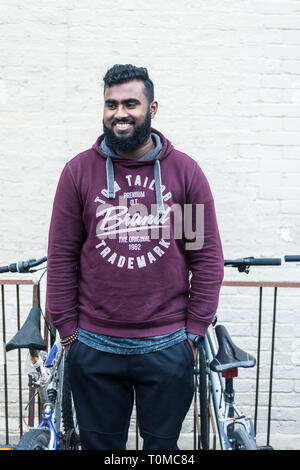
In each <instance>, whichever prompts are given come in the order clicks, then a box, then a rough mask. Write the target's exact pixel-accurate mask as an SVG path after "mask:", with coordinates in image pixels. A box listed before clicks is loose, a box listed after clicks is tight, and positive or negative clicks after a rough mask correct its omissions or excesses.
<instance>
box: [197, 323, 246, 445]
mask: <svg viewBox="0 0 300 470" xmlns="http://www.w3.org/2000/svg"><path fill="white" fill-rule="evenodd" d="M204 349H205V354H206V361H207V372H208V374H209V384H210V392H211V396H212V401H213V409H214V413H215V419H216V423H217V431H218V437H219V442H220V447H221V449H222V450H231V448H232V446H231V442H230V434H231V431H230V429H232V427H233V426H234V425H235V424H239V425H242V426H243V427H244V428H245V430H246V431H247V432H248V433H249V434H250V435H251V437H252V438H253V439H255V432H254V425H253V422H252V419H251V417H250V416H248V417H247V416H245V415H244V414H243V413H242V412H241V411H240V410H239V408H238V407H237V406H236V404H235V402H234V389H233V386H232V379H228V378H224V377H223V376H222V374H221V373H218V372H214V371H213V370H211V368H210V367H209V364H210V363H211V361H212V360H213V358H214V356H215V355H216V353H217V351H218V342H217V338H216V335H215V331H214V326H213V325H210V326H209V328H208V330H207V334H206V336H205V340H204Z"/></svg>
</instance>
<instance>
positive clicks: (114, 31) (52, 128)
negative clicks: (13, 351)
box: [0, 0, 300, 448]
mask: <svg viewBox="0 0 300 470" xmlns="http://www.w3.org/2000/svg"><path fill="white" fill-rule="evenodd" d="M0 35H1V36H0V40H1V46H2V48H1V49H2V51H1V56H0V119H1V124H0V128H1V167H0V201H1V203H0V220H1V231H0V246H1V250H0V265H2V264H6V263H8V262H12V261H14V260H17V259H24V258H26V259H27V258H29V257H39V256H42V255H44V254H45V253H46V248H47V234H48V225H49V220H50V215H51V206H52V200H53V196H54V192H55V189H56V184H57V180H58V177H59V174H60V172H61V169H62V167H63V166H64V164H65V162H66V161H67V160H69V159H70V158H72V157H73V156H74V155H76V154H77V153H79V152H80V151H82V150H84V149H86V148H88V147H90V146H91V144H92V143H93V142H94V141H95V140H96V137H97V136H98V134H100V133H101V122H102V103H103V101H102V77H103V75H104V73H105V71H106V69H107V68H108V67H110V66H112V65H113V64H115V63H128V62H130V63H134V64H136V65H143V66H146V67H148V69H149V71H150V74H151V76H152V78H153V80H154V83H155V86H156V97H157V99H158V101H159V112H158V115H157V117H156V118H155V122H154V123H153V124H154V127H156V128H158V129H160V130H161V131H162V132H163V133H164V134H165V135H166V136H167V137H168V138H170V140H171V141H172V142H173V143H174V145H175V146H176V147H177V148H179V149H181V150H183V151H185V152H187V153H189V154H190V155H191V156H192V157H194V158H195V159H196V160H197V161H198V162H199V164H200V165H201V166H202V168H203V170H204V171H205V173H206V174H207V177H208V179H209V181H210V184H211V187H212V190H213V193H214V196H215V201H216V208H217V212H218V220H219V225H220V231H221V236H222V240H223V245H224V253H225V257H226V258H234V257H242V256H248V255H253V256H257V257H259V256H262V257H269V256H276V257H283V256H284V255H285V254H296V253H300V244H299V241H300V213H299V201H300V184H299V182H300V161H299V151H300V136H299V129H300V60H299V58H300V2H299V1H297V0H254V1H253V0H245V1H243V2H241V1H239V0H232V1H230V2H222V1H219V0H206V1H202V2H194V1H190V0H181V1H179V0H172V1H171V0H165V1H164V2H163V3H162V2H161V1H158V0H152V1H151V2H142V1H138V0H127V1H126V2H122V1H120V0H116V1H114V2H108V1H103V0H85V1H77V0H64V1H58V0H52V1H51V2H47V1H46V0H40V1H37V0H28V1H26V2H25V3H24V2H20V1H17V0H1V3H0ZM299 269H300V268H299V266H298V267H297V266H288V265H285V264H284V265H283V266H282V267H280V268H276V269H275V268H274V269H253V270H252V271H251V273H250V274H249V275H248V276H247V275H245V274H239V273H237V272H233V271H232V270H230V269H227V270H226V279H227V280H231V279H232V280H235V279H236V280H253V281H256V280H277V281H288V280H289V281H299V279H300V270H299ZM2 277H3V276H2ZM5 277H7V276H5ZM28 302H30V299H29V301H28ZM264 305H265V309H266V311H265V312H264V315H266V320H264V324H263V327H264V332H265V333H264V334H265V338H264V342H263V346H262V347H263V351H262V360H263V361H264V364H263V370H262V373H264V372H265V375H263V376H262V377H263V378H262V379H261V394H262V395H263V398H264V399H265V403H266V404H267V390H268V372H267V364H268V361H269V357H270V334H271V331H270V327H271V317H272V292H271V290H270V289H269V290H267V289H266V300H264ZM299 306H300V292H299V291H298V290H296V289H295V290H293V289H285V290H284V289H279V292H278V313H277V318H278V324H277V328H276V347H275V369H274V384H273V391H274V393H273V406H274V408H273V413H272V416H273V418H274V421H273V422H272V427H271V432H272V435H271V443H272V444H273V445H274V446H275V447H276V446H277V448H299V446H300V432H299V424H300V413H299V400H300V353H299V350H300V319H299ZM257 308H258V292H257V290H255V289H254V288H246V289H237V288H229V287H227V288H224V289H223V291H222V295H221V299H220V313H219V317H220V320H222V321H223V322H225V323H226V325H227V326H228V328H229V329H230V331H231V332H232V335H233V337H234V339H235V340H236V341H237V342H238V344H239V345H241V346H243V347H245V348H249V350H251V351H252V352H255V348H256V341H257V338H256V335H257ZM8 309H10V310H9V312H10V311H11V312H13V300H12V301H11V306H10V307H8ZM25 310H26V309H24V312H22V315H23V317H24V316H26V312H25ZM11 315H13V313H11ZM8 328H9V331H10V333H12V332H13V329H14V325H13V321H12V320H11V324H9V325H8ZM1 367H2V366H1ZM255 374H256V371H255V370H253V371H242V372H241V377H242V380H241V381H240V392H239V394H238V396H239V399H240V401H241V402H242V404H243V405H244V406H245V407H246V408H251V409H250V412H253V403H254V392H255V389H254V383H255ZM1 416H3V411H1ZM266 416H267V408H266V406H265V407H264V409H263V410H262V411H261V412H260V415H259V420H260V421H259V433H260V434H261V435H262V437H261V440H262V442H263V439H264V436H263V434H264V433H265V429H266V423H265V419H266ZM191 428H192V422H191V418H190V417H189V418H188V419H187V422H186V423H185V427H184V430H183V438H184V437H185V433H187V432H188V431H189V430H190V429H191ZM260 434H259V436H260ZM184 445H189V444H184Z"/></svg>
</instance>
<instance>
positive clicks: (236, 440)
mask: <svg viewBox="0 0 300 470" xmlns="http://www.w3.org/2000/svg"><path fill="white" fill-rule="evenodd" d="M232 448H233V450H257V447H256V443H255V440H254V439H253V437H252V436H250V434H248V432H247V431H246V430H245V429H244V428H242V427H240V428H238V429H234V431H233V433H232Z"/></svg>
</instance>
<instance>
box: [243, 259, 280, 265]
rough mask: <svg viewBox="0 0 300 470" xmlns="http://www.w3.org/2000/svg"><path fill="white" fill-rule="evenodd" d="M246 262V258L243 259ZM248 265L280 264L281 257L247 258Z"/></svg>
mask: <svg viewBox="0 0 300 470" xmlns="http://www.w3.org/2000/svg"><path fill="white" fill-rule="evenodd" d="M244 261H246V262H247V258H245V260H244ZM249 261H250V262H249V265H250V266H280V265H281V258H254V259H251V258H250V260H249Z"/></svg>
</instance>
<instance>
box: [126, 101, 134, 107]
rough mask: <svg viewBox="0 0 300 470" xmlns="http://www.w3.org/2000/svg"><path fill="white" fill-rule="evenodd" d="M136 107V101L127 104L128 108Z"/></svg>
mask: <svg viewBox="0 0 300 470" xmlns="http://www.w3.org/2000/svg"><path fill="white" fill-rule="evenodd" d="M135 107H136V103H135V102H134V101H129V103H127V108H135Z"/></svg>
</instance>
